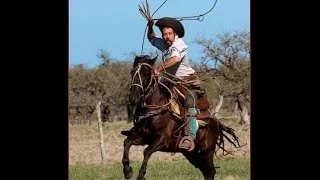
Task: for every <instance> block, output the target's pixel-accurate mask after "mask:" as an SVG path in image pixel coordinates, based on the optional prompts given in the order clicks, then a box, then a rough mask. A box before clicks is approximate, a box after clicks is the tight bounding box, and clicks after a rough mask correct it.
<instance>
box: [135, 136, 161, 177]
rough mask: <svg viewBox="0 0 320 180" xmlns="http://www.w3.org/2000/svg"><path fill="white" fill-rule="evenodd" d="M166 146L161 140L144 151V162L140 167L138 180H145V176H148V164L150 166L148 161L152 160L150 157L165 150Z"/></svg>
mask: <svg viewBox="0 0 320 180" xmlns="http://www.w3.org/2000/svg"><path fill="white" fill-rule="evenodd" d="M164 146H165V145H164V143H163V142H162V140H161V139H159V140H158V141H156V142H155V143H153V144H151V145H149V146H148V147H147V148H146V149H145V150H144V151H143V156H144V157H143V162H142V165H141V167H140V170H139V175H138V177H137V180H144V179H145V178H144V175H145V174H146V171H147V164H148V160H149V158H150V156H151V155H152V153H154V152H156V151H158V150H160V149H161V148H163V147H164Z"/></svg>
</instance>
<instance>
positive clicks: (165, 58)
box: [122, 17, 200, 150]
mask: <svg viewBox="0 0 320 180" xmlns="http://www.w3.org/2000/svg"><path fill="white" fill-rule="evenodd" d="M153 24H154V22H153V21H149V22H148V34H147V37H148V39H149V42H150V43H151V44H152V45H153V46H155V47H156V48H157V49H159V50H160V51H161V52H162V63H161V64H159V65H157V66H155V67H153V73H154V75H155V76H158V75H159V73H160V72H162V71H165V72H166V73H169V74H170V75H172V76H173V77H178V78H180V79H182V80H187V82H188V88H189V90H190V91H189V92H191V93H186V94H184V96H185V101H184V107H185V110H186V115H187V118H186V120H188V123H187V124H186V128H185V134H184V135H185V137H183V138H182V139H181V142H180V144H181V148H182V149H187V150H188V149H189V148H191V147H193V146H194V140H195V138H196V133H197V130H198V123H197V117H196V115H197V107H196V102H197V99H198V93H197V92H199V90H200V79H199V77H198V75H197V74H196V72H195V70H194V69H193V68H192V67H191V65H190V63H189V60H188V46H187V45H186V44H185V42H184V41H183V39H182V37H183V36H184V27H183V25H182V24H181V22H180V21H178V20H176V19H173V18H169V17H164V18H162V19H159V20H158V21H157V22H156V23H155V25H156V26H157V27H159V29H160V31H161V33H162V38H160V37H157V36H156V34H155V32H154V30H153ZM132 131H134V128H132V129H131V130H130V131H123V132H122V134H124V135H129V134H130V133H131V132H132Z"/></svg>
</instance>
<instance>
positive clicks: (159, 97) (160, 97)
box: [146, 82, 168, 106]
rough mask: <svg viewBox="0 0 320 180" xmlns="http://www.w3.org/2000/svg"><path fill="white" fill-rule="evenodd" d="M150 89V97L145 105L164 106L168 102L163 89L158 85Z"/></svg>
mask: <svg viewBox="0 0 320 180" xmlns="http://www.w3.org/2000/svg"><path fill="white" fill-rule="evenodd" d="M155 83H156V84H155V85H154V87H153V88H152V89H151V91H152V92H150V93H151V94H150V96H149V97H148V98H147V101H146V103H147V104H153V105H159V106H161V105H165V104H166V103H167V102H168V98H167V97H166V94H165V90H164V88H163V87H162V86H161V85H160V84H159V83H158V82H155Z"/></svg>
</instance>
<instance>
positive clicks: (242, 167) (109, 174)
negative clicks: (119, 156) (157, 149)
mask: <svg viewBox="0 0 320 180" xmlns="http://www.w3.org/2000/svg"><path fill="white" fill-rule="evenodd" d="M140 165H141V163H137V162H135V163H132V168H133V178H132V179H135V178H136V176H137V175H138V172H139V168H140ZM215 165H216V166H218V167H220V168H216V170H217V174H216V176H215V178H216V179H217V180H219V179H221V180H222V179H229V180H231V179H237V180H249V179H250V175H249V174H250V167H249V159H245V158H224V159H217V160H216V162H215ZM69 171H70V172H69V177H70V180H106V179H111V180H113V179H114V180H120V179H124V176H123V174H122V164H119V163H117V164H110V165H79V164H78V165H73V166H70V170H69ZM145 177H146V179H148V180H158V179H161V180H173V179H174V180H195V179H203V176H202V174H201V172H200V170H199V169H196V168H194V167H193V166H192V165H191V164H190V163H189V162H187V161H182V160H179V161H172V162H160V161H159V162H150V163H149V164H148V168H147V173H146V175H145Z"/></svg>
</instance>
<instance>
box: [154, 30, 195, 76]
mask: <svg viewBox="0 0 320 180" xmlns="http://www.w3.org/2000/svg"><path fill="white" fill-rule="evenodd" d="M150 43H151V44H152V45H153V46H155V47H156V48H157V49H159V50H160V51H161V52H162V61H163V62H165V61H166V60H168V59H170V58H171V57H174V56H176V57H177V58H178V62H177V63H176V64H175V65H173V66H171V67H169V68H167V69H166V72H168V73H170V74H172V75H175V76H178V77H182V76H189V75H190V74H193V73H195V71H194V69H192V68H191V66H190V63H189V59H188V46H187V45H186V44H185V43H184V41H183V39H181V38H178V36H176V38H175V41H174V42H173V43H172V45H171V46H170V47H169V48H168V49H167V48H166V45H165V42H164V41H163V39H161V38H159V37H154V38H152V39H150Z"/></svg>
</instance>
